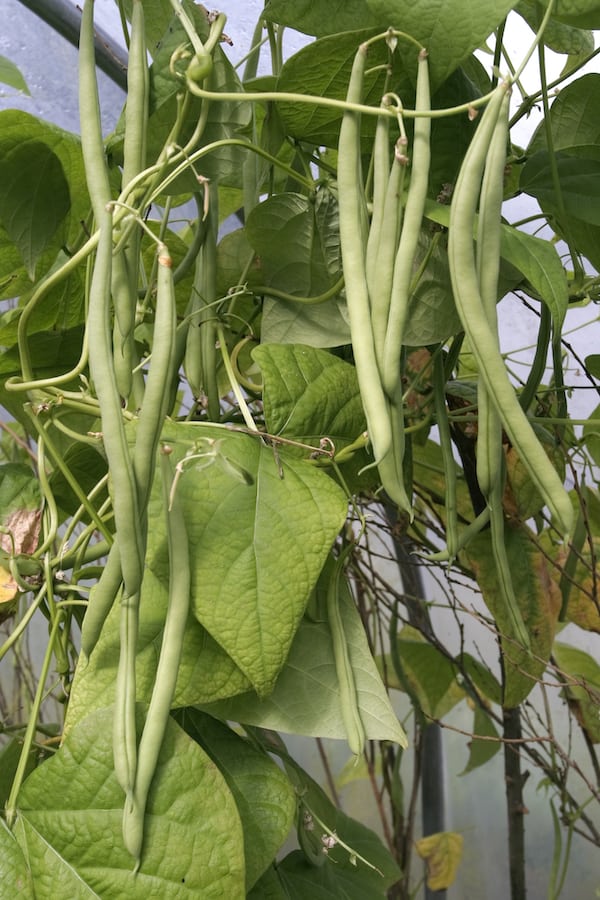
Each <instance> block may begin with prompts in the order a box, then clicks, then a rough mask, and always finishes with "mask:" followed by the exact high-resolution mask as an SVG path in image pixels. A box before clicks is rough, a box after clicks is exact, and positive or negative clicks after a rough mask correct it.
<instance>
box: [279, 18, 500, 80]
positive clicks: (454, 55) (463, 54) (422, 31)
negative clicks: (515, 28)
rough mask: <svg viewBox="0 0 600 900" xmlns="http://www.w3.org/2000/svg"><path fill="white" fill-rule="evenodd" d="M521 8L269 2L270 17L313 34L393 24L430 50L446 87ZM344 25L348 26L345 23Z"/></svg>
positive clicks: (434, 68)
mask: <svg viewBox="0 0 600 900" xmlns="http://www.w3.org/2000/svg"><path fill="white" fill-rule="evenodd" d="M515 5H516V0H501V2H498V0H483V2H478V3H477V4H476V6H473V4H471V3H469V2H467V0H433V2H428V3H427V4H426V5H423V4H419V3H414V2H412V0H363V2H359V0H353V2H350V3H343V4H341V3H339V2H337V3H335V4H332V3H331V2H330V0H312V2H301V3H298V2H297V0H269V2H268V3H267V6H266V9H265V18H267V19H269V20H270V21H272V22H280V23H281V24H283V25H289V26H291V27H292V28H296V29H297V30H299V31H304V32H305V33H307V34H314V35H317V36H323V35H327V34H333V33H335V32H338V31H343V30H347V31H348V30H350V29H352V28H357V27H362V28H378V29H380V30H381V31H384V30H385V29H386V28H389V27H390V26H392V27H394V28H399V29H402V31H404V32H405V33H406V34H409V35H411V36H412V37H413V38H415V40H417V41H419V42H420V43H422V44H423V45H424V46H425V47H426V48H427V50H428V51H429V59H430V66H431V70H432V82H433V84H434V85H439V84H441V83H442V82H443V81H444V80H445V79H446V78H447V77H448V76H449V75H450V74H451V73H452V72H453V71H454V70H455V69H457V68H458V66H460V64H461V63H462V62H464V61H465V60H466V59H467V58H468V57H469V55H470V54H471V53H472V52H473V50H476V49H477V48H478V47H480V46H481V45H482V44H483V43H484V42H485V39H486V38H487V37H488V35H489V34H491V32H492V31H493V30H494V29H495V28H496V26H497V25H498V24H499V23H500V22H501V21H502V20H503V19H504V17H505V16H506V14H507V13H508V12H509V11H510V10H511V9H512V8H513V7H514V6H515ZM340 23H342V24H340Z"/></svg>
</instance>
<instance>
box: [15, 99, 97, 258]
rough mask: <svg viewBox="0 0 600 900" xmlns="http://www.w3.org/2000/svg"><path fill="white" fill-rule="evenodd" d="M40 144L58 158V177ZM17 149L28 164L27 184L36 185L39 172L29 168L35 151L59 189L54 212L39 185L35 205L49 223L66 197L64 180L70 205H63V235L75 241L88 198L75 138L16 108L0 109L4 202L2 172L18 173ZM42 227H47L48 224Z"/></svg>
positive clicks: (60, 208) (45, 193)
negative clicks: (64, 221)
mask: <svg viewBox="0 0 600 900" xmlns="http://www.w3.org/2000/svg"><path fill="white" fill-rule="evenodd" d="M40 143H41V144H44V145H45V146H46V147H47V148H48V150H49V151H50V152H51V153H52V154H54V155H55V156H56V158H57V159H58V162H59V163H60V167H61V170H62V178H61V175H60V173H59V170H58V167H57V166H56V163H55V162H54V161H52V162H50V160H51V159H52V157H51V156H50V155H49V154H46V156H45V157H44V156H43V152H44V151H42V150H41V148H38V145H39V144H40ZM31 146H32V147H33V148H34V149H33V153H32V151H31V150H30V149H26V148H28V147H31ZM20 152H24V153H25V156H23V157H22V159H23V160H24V161H25V162H26V163H28V167H29V169H30V176H31V177H32V178H33V181H32V182H31V185H30V187H33V186H34V185H35V184H36V182H37V178H38V177H39V173H38V172H36V171H35V169H34V168H33V167H34V165H35V159H36V158H37V155H38V154H39V159H40V162H44V160H45V162H46V164H47V165H48V166H49V167H50V168H49V174H50V175H51V176H52V177H53V179H54V183H55V184H56V186H57V188H58V191H59V193H58V195H57V198H56V200H57V204H58V206H57V209H58V212H54V211H53V209H52V208H51V204H52V197H51V196H50V197H47V193H48V192H47V191H46V189H45V186H44V185H41V184H40V185H39V191H40V193H39V200H38V201H37V206H38V207H39V208H40V210H41V212H42V215H48V216H49V220H50V222H52V221H53V220H55V219H56V218H57V216H58V215H59V213H60V211H61V210H62V208H63V206H64V203H65V197H66V192H65V185H64V182H66V184H67V186H68V197H69V201H70V204H69V206H68V207H67V220H66V223H65V227H66V229H67V231H66V235H65V236H66V239H67V241H68V242H71V241H77V240H79V239H80V237H81V230H82V229H81V222H82V220H85V219H86V216H87V213H88V210H89V197H88V191H87V186H86V180H85V170H84V165H83V157H82V154H81V144H80V141H79V138H78V137H77V136H76V135H74V134H71V133H70V132H68V131H63V130H62V128H59V127H58V126H56V125H51V124H49V123H48V122H44V121H42V120H41V119H37V118H36V117H35V116H32V115H30V114H29V113H25V112H21V111H20V110H15V109H7V110H3V111H2V112H0V160H1V161H2V162H1V166H0V171H2V173H3V174H2V178H1V188H0V195H1V196H2V198H3V199H2V202H4V197H5V196H6V194H7V192H9V190H10V188H9V185H7V184H6V180H5V179H6V175H5V174H4V173H5V172H9V170H10V171H16V173H17V174H18V172H19V171H20V168H21V166H20V163H19V159H20V156H19V153H20ZM5 165H8V167H9V168H8V169H4V166H5ZM11 167H12V168H11ZM63 179H64V182H63ZM26 188H27V186H26V185H24V186H23V191H26ZM32 199H33V198H31V197H30V199H29V203H31V201H32ZM42 201H43V202H42ZM42 207H43V209H42ZM63 215H64V213H61V220H62V216H63ZM0 219H2V220H4V214H0ZM57 224H58V222H57ZM5 227H6V226H5ZM35 227H41V225H40V223H37V224H36V226H35ZM44 227H46V228H48V230H49V227H50V226H49V225H48V226H44ZM55 230H56V229H55Z"/></svg>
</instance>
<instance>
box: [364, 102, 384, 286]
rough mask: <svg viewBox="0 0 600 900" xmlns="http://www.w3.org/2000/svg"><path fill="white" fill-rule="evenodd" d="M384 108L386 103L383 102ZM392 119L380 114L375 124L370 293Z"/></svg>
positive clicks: (368, 255)
mask: <svg viewBox="0 0 600 900" xmlns="http://www.w3.org/2000/svg"><path fill="white" fill-rule="evenodd" d="M381 107H382V109H385V108H386V107H385V104H384V102H383V101H382V102H381ZM389 141H390V120H389V118H388V116H380V117H379V118H378V119H377V125H376V126H375V140H374V142H373V153H372V157H371V160H372V166H373V200H372V211H371V224H370V227H369V237H368V239H367V249H366V274H367V284H368V285H369V293H371V296H372V291H371V285H372V284H374V283H375V281H376V262H377V247H378V245H379V238H380V235H381V228H382V224H383V211H384V207H385V195H386V193H387V185H388V181H389V178H390V144H389Z"/></svg>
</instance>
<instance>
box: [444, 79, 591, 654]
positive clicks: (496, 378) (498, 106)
mask: <svg viewBox="0 0 600 900" xmlns="http://www.w3.org/2000/svg"><path fill="white" fill-rule="evenodd" d="M509 94H510V86H509V84H508V83H506V82H503V83H501V84H499V85H498V87H497V88H496V90H495V92H494V94H493V96H492V98H491V99H490V102H489V104H488V106H487V108H486V110H485V112H484V113H483V116H482V118H481V122H480V123H479V126H478V128H477V131H476V133H475V135H474V137H473V139H472V141H471V144H470V146H469V149H468V151H467V153H466V155H465V158H464V160H463V163H462V166H461V170H460V173H459V176H458V179H457V182H456V187H455V190H454V195H453V198H452V205H451V210H450V223H449V236H448V257H449V266H450V276H451V280H452V288H453V293H454V299H455V303H456V308H457V310H458V313H459V316H460V319H461V323H462V326H463V328H464V331H465V334H466V335H467V337H468V339H469V344H470V347H471V350H472V352H473V355H474V357H475V360H476V363H477V368H478V374H479V381H478V407H479V414H478V436H477V480H478V483H479V486H480V489H481V492H482V494H483V495H484V497H485V499H486V502H487V506H488V510H489V520H490V525H491V544H492V551H493V556H494V562H495V565H496V571H497V575H498V585H499V589H500V592H501V596H502V598H503V601H504V604H505V608H506V612H507V615H508V617H509V619H510V622H511V628H512V631H513V633H514V636H515V637H516V638H517V639H518V640H519V641H520V643H521V644H522V645H523V646H524V647H527V648H528V647H529V644H530V641H529V634H528V631H527V628H526V625H525V623H524V621H523V618H522V615H521V611H520V608H519V605H518V602H517V599H516V596H515V590H514V585H513V581H512V575H511V569H510V563H509V559H508V555H507V551H506V542H505V537H504V524H505V523H504V511H503V506H502V496H503V490H504V475H505V473H504V454H503V446H502V430H503V429H504V430H505V431H506V433H507V435H508V438H509V440H510V441H511V443H512V445H513V446H514V447H515V449H516V450H517V452H518V454H519V456H520V458H521V460H522V461H523V463H524V465H525V466H526V468H527V470H528V473H529V475H530V477H531V479H532V481H533V482H534V484H535V485H536V487H537V488H538V490H539V491H540V493H541V495H542V496H543V498H544V501H545V503H546V505H547V506H548V508H549V509H550V512H551V514H552V516H553V517H554V519H555V521H556V524H557V526H558V528H559V529H560V530H561V531H562V532H563V533H564V534H566V535H568V534H569V533H570V532H571V530H572V527H573V510H572V505H571V502H570V500H569V496H568V494H567V492H566V490H565V488H564V486H563V484H562V481H561V479H560V478H559V476H558V474H557V472H556V470H555V469H554V467H553V466H552V464H551V462H550V460H549V458H548V456H547V455H546V453H545V451H544V449H543V447H542V446H541V444H540V443H539V441H538V439H537V437H536V436H535V433H534V431H533V429H532V427H531V424H530V423H529V420H528V419H527V416H526V415H525V413H524V411H523V408H522V406H521V405H520V403H519V401H518V399H517V396H516V394H515V391H514V388H513V387H512V385H511V383H510V380H509V378H508V374H507V372H506V368H505V366H504V361H503V359H502V355H501V351H500V346H499V337H498V324H497V314H496V301H497V291H498V274H499V265H500V232H501V209H502V200H503V185H504V168H505V161H506V148H507V142H508V112H509ZM478 204H479V217H478V222H477V251H476V252H475V250H474V241H473V232H474V227H475V215H476V210H477V205H478Z"/></svg>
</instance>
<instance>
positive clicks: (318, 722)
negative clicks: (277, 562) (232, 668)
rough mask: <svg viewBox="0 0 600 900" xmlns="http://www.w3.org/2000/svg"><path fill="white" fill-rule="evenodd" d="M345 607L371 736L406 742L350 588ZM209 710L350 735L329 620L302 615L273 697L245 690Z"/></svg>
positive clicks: (292, 729) (247, 720)
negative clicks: (258, 696)
mask: <svg viewBox="0 0 600 900" xmlns="http://www.w3.org/2000/svg"><path fill="white" fill-rule="evenodd" d="M340 612H341V615H342V622H343V627H344V632H345V636H346V641H347V643H348V649H349V653H350V662H351V665H352V671H353V675H354V680H355V683H356V690H357V693H358V704H359V709H360V716H361V720H362V723H363V726H364V729H365V733H366V736H367V738H368V739H369V740H374V741H375V740H379V741H383V740H387V741H395V742H396V743H398V744H400V745H401V746H405V745H406V736H405V734H404V730H403V729H402V726H401V725H400V723H399V722H398V718H397V716H396V714H395V713H394V711H393V709H392V707H391V704H390V701H389V699H388V696H387V693H386V690H385V688H384V686H383V682H382V680H381V677H380V675H379V673H378V671H377V667H376V665H375V661H374V660H373V657H372V655H371V651H370V649H369V645H368V643H367V638H366V635H365V631H364V628H363V624H362V621H361V619H360V616H359V615H358V612H357V610H356V607H355V606H354V603H353V602H352V598H351V597H350V596H349V593H348V592H347V591H346V590H343V591H342V592H341V600H340ZM204 709H206V711H207V712H209V713H210V714H211V715H215V716H217V717H218V718H220V719H225V720H233V721H235V722H242V723H244V724H246V725H258V726H260V727H262V728H270V729H273V730H274V731H283V732H287V733H288V734H304V735H310V736H312V737H330V738H337V739H338V740H345V739H346V727H345V725H344V720H343V718H342V714H341V699H340V690H339V684H338V678H337V673H336V668H335V659H334V656H333V645H332V641H331V632H330V630H329V626H328V624H327V623H326V622H311V621H309V620H308V619H304V620H303V622H302V624H301V625H300V628H299V629H298V632H297V634H296V637H295V639H294V642H293V644H292V647H291V650H290V653H289V656H288V659H287V662H286V664H285V666H284V667H283V670H282V672H281V674H280V675H279V678H278V679H277V683H276V685H275V688H274V690H273V692H272V694H271V695H270V696H269V697H266V698H265V699H263V700H260V699H258V698H257V697H256V696H255V695H253V694H241V695H239V697H232V698H231V699H230V700H223V701H220V702H218V703H212V704H210V705H206V706H204Z"/></svg>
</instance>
